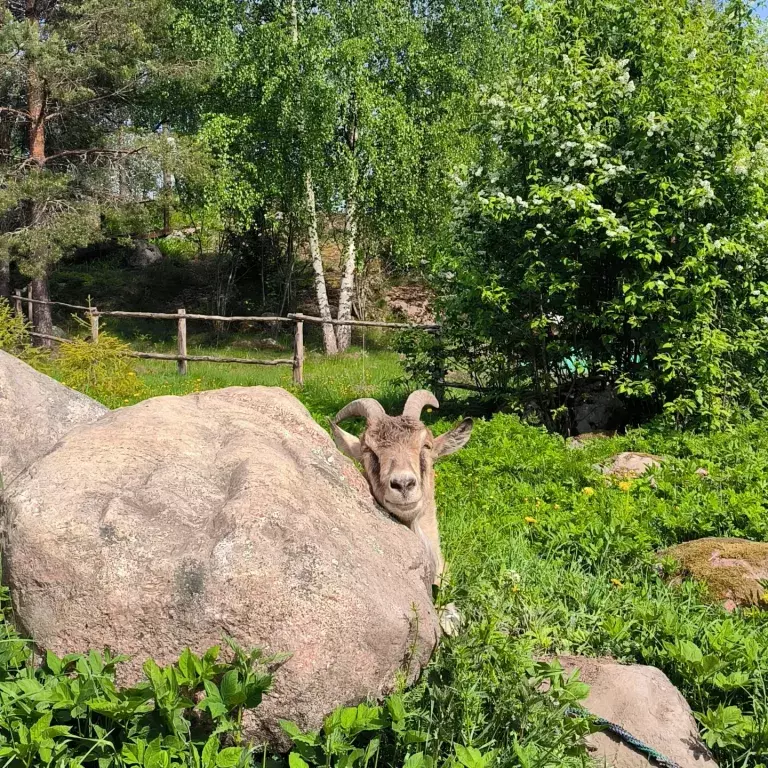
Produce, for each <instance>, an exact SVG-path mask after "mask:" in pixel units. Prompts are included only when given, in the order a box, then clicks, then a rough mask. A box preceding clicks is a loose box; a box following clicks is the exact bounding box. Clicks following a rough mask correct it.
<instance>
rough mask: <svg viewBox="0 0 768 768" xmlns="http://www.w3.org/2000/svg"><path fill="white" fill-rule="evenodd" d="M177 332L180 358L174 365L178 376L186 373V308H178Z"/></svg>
mask: <svg viewBox="0 0 768 768" xmlns="http://www.w3.org/2000/svg"><path fill="white" fill-rule="evenodd" d="M178 314H179V333H178V338H177V341H178V350H179V357H180V358H182V359H181V360H177V361H176V365H177V368H178V371H179V376H186V375H187V360H186V358H187V318H186V314H187V310H186V309H180V310H179V312H178Z"/></svg>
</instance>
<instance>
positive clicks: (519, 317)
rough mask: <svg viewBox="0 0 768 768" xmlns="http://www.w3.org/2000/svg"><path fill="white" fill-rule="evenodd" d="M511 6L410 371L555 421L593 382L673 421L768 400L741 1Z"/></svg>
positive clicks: (751, 67)
mask: <svg viewBox="0 0 768 768" xmlns="http://www.w3.org/2000/svg"><path fill="white" fill-rule="evenodd" d="M510 12H511V13H514V14H517V19H516V20H515V21H516V30H515V31H514V32H512V33H511V38H510V43H509V44H510V47H511V53H510V58H511V65H510V68H509V70H508V73H507V74H506V75H505V76H503V77H500V79H499V82H498V84H497V86H496V87H495V88H493V89H492V90H490V91H488V92H487V93H486V95H485V97H484V104H483V107H484V110H485V112H484V122H483V126H487V127H488V130H489V136H488V149H487V152H486V157H485V162H484V163H483V166H482V167H478V168H477V169H476V170H475V171H474V173H473V174H470V175H469V178H468V181H467V182H466V184H465V185H464V189H463V191H462V195H461V203H460V208H459V224H458V229H457V244H456V247H455V248H454V249H453V250H452V252H450V253H448V254H444V255H443V256H442V257H440V258H438V259H437V261H436V263H435V264H434V278H435V285H436V288H437V290H438V292H439V294H440V298H439V308H440V310H441V313H442V316H443V320H444V322H445V331H444V334H443V336H442V343H441V344H439V345H435V346H434V347H433V348H431V349H430V348H426V349H423V350H422V355H421V356H419V355H415V356H413V357H412V369H413V370H414V371H415V372H416V373H418V374H422V375H423V374H424V371H425V369H426V368H427V367H428V365H429V363H430V361H434V360H438V361H440V363H441V364H442V365H444V366H446V367H448V368H452V369H455V370H460V371H465V372H467V373H469V374H470V376H471V377H472V378H473V379H474V380H475V381H476V383H478V384H481V385H482V386H486V387H496V388H507V389H510V390H512V392H513V393H514V394H515V395H516V396H517V397H518V398H520V399H524V400H526V401H535V402H536V403H537V404H538V406H539V407H540V408H541V410H542V411H543V413H544V419H545V422H546V423H547V425H548V426H549V427H550V428H561V429H565V428H567V427H568V423H567V422H568V420H567V413H566V412H565V411H564V410H563V406H567V405H570V404H572V402H573V395H574V394H576V393H578V392H579V391H580V389H581V387H582V385H583V384H585V383H587V382H593V381H594V380H603V381H605V382H606V383H607V384H609V385H612V386H614V387H616V388H617V389H618V391H619V392H620V393H622V394H623V396H624V397H625V398H626V399H627V400H628V402H629V403H630V404H631V405H632V406H633V407H634V410H635V413H638V412H643V413H646V412H648V413H659V412H663V413H665V414H666V415H667V416H668V417H669V418H670V419H671V420H673V421H674V422H675V423H676V424H677V425H688V424H696V425H701V426H705V427H707V426H709V427H712V426H717V425H720V424H722V423H724V422H725V421H727V420H728V419H729V418H730V417H732V416H733V415H734V414H735V413H737V412H738V411H739V410H740V409H747V410H760V409H763V408H764V406H765V398H766V394H768V378H767V376H768V367H767V365H768V363H766V359H767V358H766V352H767V351H768V248H766V245H767V243H766V232H768V228H767V227H766V223H767V218H768V136H767V135H766V131H767V130H768V114H767V110H768V101H767V100H766V98H765V96H766V89H767V86H768V77H767V75H768V70H766V67H765V65H764V57H765V51H766V46H765V41H764V40H763V38H762V36H761V33H760V30H759V27H758V26H757V24H756V22H754V21H753V20H752V18H751V16H750V14H749V11H748V5H747V3H746V2H742V0H733V1H731V2H727V3H725V4H724V6H720V5H719V4H716V3H689V2H687V0H649V1H648V2H642V3H636V2H633V0H598V2H594V0H576V2H573V1H572V0H547V1H546V2H543V3H538V4H536V5H535V7H533V8H527V9H525V10H523V7H522V5H520V6H515V7H514V9H513V10H511V11H510ZM432 343H433V344H434V342H432Z"/></svg>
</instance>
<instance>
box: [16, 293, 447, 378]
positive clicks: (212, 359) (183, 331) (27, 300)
mask: <svg viewBox="0 0 768 768" xmlns="http://www.w3.org/2000/svg"><path fill="white" fill-rule="evenodd" d="M28 294H31V290H30V291H29V292H28ZM13 303H14V308H15V311H16V314H18V315H19V316H23V315H24V306H23V305H24V304H26V305H27V319H28V321H29V323H30V325H32V324H33V322H34V306H35V304H46V305H48V306H52V307H53V306H55V307H66V308H67V309H74V310H78V311H80V312H84V313H85V314H86V316H87V317H88V319H89V321H90V325H91V341H92V342H97V341H98V340H99V318H101V317H122V318H137V319H148V320H173V321H175V322H176V327H177V331H176V354H175V355H174V354H168V353H161V352H136V351H134V350H131V352H129V353H128V354H129V355H130V356H131V357H136V358H142V359H145V360H175V361H176V365H177V369H178V372H179V374H180V375H182V376H185V375H186V374H187V372H188V366H187V363H242V364H244V365H290V366H291V367H292V368H293V383H294V384H296V385H297V386H302V385H303V384H304V323H317V324H319V325H351V326H362V327H366V328H367V327H373V328H399V329H409V330H421V331H425V332H427V333H435V332H437V331H439V330H440V326H439V325H429V324H421V325H417V324H410V323H385V322H378V321H376V320H324V319H323V318H321V317H313V316H311V315H302V314H289V315H287V316H286V317H277V316H275V317H264V316H255V315H244V316H223V315H199V314H193V313H187V311H186V310H185V309H178V310H177V311H176V312H175V313H171V312H123V311H118V310H114V311H102V310H100V309H98V307H93V306H84V305H80V304H65V303H64V302H62V301H41V300H39V299H33V298H32V296H31V295H27V296H24V295H23V294H22V292H21V291H20V290H17V291H15V292H14V296H13ZM187 320H211V321H214V322H220V323H233V322H245V323H290V324H293V326H294V332H293V356H292V357H290V358H285V359H274V360H263V359H256V358H250V357H218V356H211V355H190V354H188V353H187ZM30 335H31V336H34V337H35V338H39V339H46V340H48V341H56V342H59V343H62V344H66V343H68V342H69V341H70V340H69V339H65V338H62V337H60V336H51V335H50V334H45V333H37V332H35V331H30ZM441 383H442V384H443V386H450V385H449V384H447V383H445V382H441Z"/></svg>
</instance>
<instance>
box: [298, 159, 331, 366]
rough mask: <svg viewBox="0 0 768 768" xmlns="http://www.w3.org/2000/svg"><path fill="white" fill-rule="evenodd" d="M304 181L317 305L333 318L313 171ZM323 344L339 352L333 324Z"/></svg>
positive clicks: (326, 329)
mask: <svg viewBox="0 0 768 768" xmlns="http://www.w3.org/2000/svg"><path fill="white" fill-rule="evenodd" d="M304 181H305V184H306V188H307V213H308V214H309V255H310V256H311V257H312V269H314V271H315V292H316V293H317V307H318V309H319V310H320V317H322V318H323V320H331V319H332V317H333V316H332V315H331V305H330V304H329V303H328V292H327V290H326V288H325V271H324V270H323V257H322V255H321V254H320V237H319V235H318V233H317V208H316V206H315V188H314V186H313V185H312V173H311V172H310V171H307V174H306V176H305V177H304ZM323 346H324V347H325V354H326V355H335V354H336V353H337V352H338V348H337V345H336V335H335V334H334V332H333V326H332V325H324V326H323Z"/></svg>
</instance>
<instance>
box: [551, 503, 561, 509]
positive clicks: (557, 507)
mask: <svg viewBox="0 0 768 768" xmlns="http://www.w3.org/2000/svg"><path fill="white" fill-rule="evenodd" d="M552 509H560V505H559V504H553V505H552Z"/></svg>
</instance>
